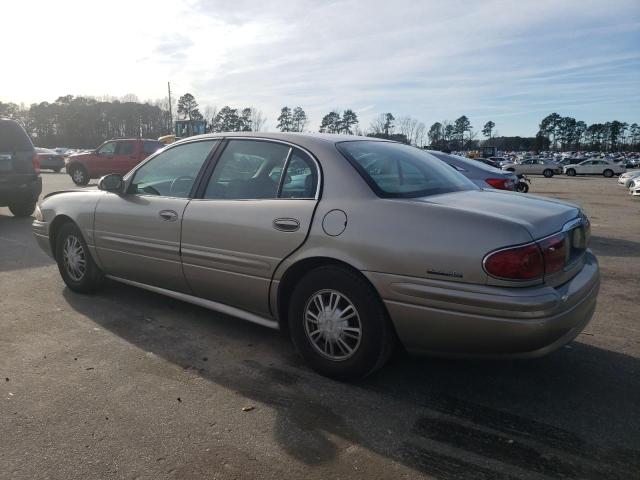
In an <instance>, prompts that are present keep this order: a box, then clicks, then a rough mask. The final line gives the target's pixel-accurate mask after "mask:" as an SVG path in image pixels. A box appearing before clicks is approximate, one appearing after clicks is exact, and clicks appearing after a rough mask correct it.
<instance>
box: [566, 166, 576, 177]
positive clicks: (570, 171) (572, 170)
mask: <svg viewBox="0 0 640 480" xmlns="http://www.w3.org/2000/svg"><path fill="white" fill-rule="evenodd" d="M567 175H569V176H570V177H575V176H576V171H575V170H574V169H573V168H570V169H568V170H567Z"/></svg>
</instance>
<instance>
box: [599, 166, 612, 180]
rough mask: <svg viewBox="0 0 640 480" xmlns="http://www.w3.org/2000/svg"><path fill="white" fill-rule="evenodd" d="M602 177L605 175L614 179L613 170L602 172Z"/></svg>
mask: <svg viewBox="0 0 640 480" xmlns="http://www.w3.org/2000/svg"><path fill="white" fill-rule="evenodd" d="M602 175H604V176H605V177H607V178H611V177H613V170H611V169H609V168H607V169H606V170H605V171H604V172H602Z"/></svg>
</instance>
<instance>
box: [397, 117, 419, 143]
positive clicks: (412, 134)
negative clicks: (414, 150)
mask: <svg viewBox="0 0 640 480" xmlns="http://www.w3.org/2000/svg"><path fill="white" fill-rule="evenodd" d="M418 123H419V122H418V120H417V119H415V118H413V117H411V116H410V115H406V116H404V117H400V118H399V119H398V129H399V130H400V133H401V134H402V135H404V136H405V137H407V141H408V142H409V143H410V144H411V145H415V143H416V130H417V128H418ZM423 127H424V125H423Z"/></svg>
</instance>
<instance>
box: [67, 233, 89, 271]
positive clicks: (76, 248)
mask: <svg viewBox="0 0 640 480" xmlns="http://www.w3.org/2000/svg"><path fill="white" fill-rule="evenodd" d="M62 257H63V262H64V267H65V270H66V271H67V274H68V275H69V276H70V277H71V278H72V279H73V280H75V281H76V282H79V281H80V280H82V277H84V274H85V272H86V270H87V263H86V258H85V255H84V248H82V244H81V243H80V240H78V238H77V237H76V236H75V235H69V236H68V237H67V240H66V241H65V243H64V248H63V249H62Z"/></svg>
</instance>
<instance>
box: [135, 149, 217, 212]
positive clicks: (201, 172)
mask: <svg viewBox="0 0 640 480" xmlns="http://www.w3.org/2000/svg"><path fill="white" fill-rule="evenodd" d="M198 142H214V143H215V146H214V147H213V148H212V149H211V151H210V152H209V153H208V154H207V158H205V160H204V162H203V163H202V166H201V167H200V170H199V171H198V174H197V175H196V179H195V181H194V182H193V186H192V187H191V191H190V192H189V195H188V196H187V197H186V198H185V200H193V199H194V198H196V197H195V193H196V191H197V187H198V186H199V184H200V182H201V181H202V176H203V175H204V173H205V170H206V168H207V166H208V165H209V162H210V161H211V159H212V158H213V157H215V155H216V153H217V152H218V151H219V150H220V146H221V145H222V144H223V143H224V139H223V138H218V137H212V138H203V139H199V140H195V141H192V142H185V143H180V144H177V145H168V146H167V148H161V149H160V150H157V151H156V152H154V153H153V154H151V155H149V156H148V157H147V158H146V159H145V161H144V162H142V163H140V164H138V165H137V166H136V168H135V169H134V170H132V171H131V174H130V175H129V176H128V177H127V178H126V179H125V187H124V191H125V195H135V196H140V197H156V198H157V197H158V195H152V194H148V193H139V192H136V193H133V192H131V191H130V188H131V184H132V183H133V180H134V178H135V177H136V174H137V173H138V170H140V169H141V168H142V167H144V166H145V165H146V164H147V163H149V162H151V161H153V159H154V158H156V157H157V156H158V155H160V154H163V153H165V152H168V151H169V150H171V149H173V148H177V147H180V146H181V145H185V144H187V143H198ZM161 197H163V198H183V197H167V196H165V195H161Z"/></svg>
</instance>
